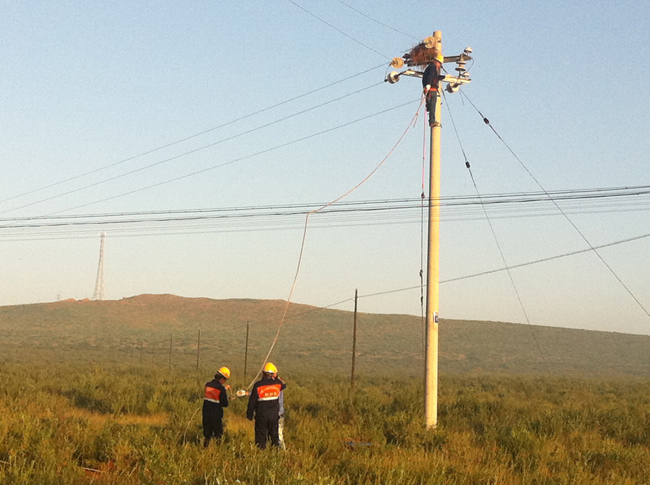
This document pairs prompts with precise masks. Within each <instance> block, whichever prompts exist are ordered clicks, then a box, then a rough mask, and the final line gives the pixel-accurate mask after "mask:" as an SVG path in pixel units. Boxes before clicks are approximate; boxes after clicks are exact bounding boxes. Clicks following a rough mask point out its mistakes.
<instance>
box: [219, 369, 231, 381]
mask: <svg viewBox="0 0 650 485" xmlns="http://www.w3.org/2000/svg"><path fill="white" fill-rule="evenodd" d="M218 373H219V374H221V375H222V376H224V377H225V378H226V379H230V369H228V367H222V368H221V369H219V371H218Z"/></svg>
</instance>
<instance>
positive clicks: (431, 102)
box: [422, 53, 445, 126]
mask: <svg viewBox="0 0 650 485" xmlns="http://www.w3.org/2000/svg"><path fill="white" fill-rule="evenodd" d="M444 59H445V58H444V57H443V56H442V54H440V53H438V54H436V57H435V60H434V61H433V62H432V63H431V64H429V65H428V66H427V68H426V69H425V70H424V74H422V89H423V91H424V96H425V97H426V99H427V111H428V112H429V126H433V125H434V124H435V123H436V103H437V101H438V96H440V94H439V91H440V89H439V88H440V80H441V79H444V77H445V76H444V75H440V68H441V67H442V63H443V62H444Z"/></svg>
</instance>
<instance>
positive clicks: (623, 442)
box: [0, 296, 650, 484]
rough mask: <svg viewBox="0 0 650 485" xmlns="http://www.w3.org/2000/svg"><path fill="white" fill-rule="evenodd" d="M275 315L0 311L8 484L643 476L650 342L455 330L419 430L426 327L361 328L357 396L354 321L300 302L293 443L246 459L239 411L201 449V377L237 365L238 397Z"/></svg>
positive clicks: (286, 362) (179, 306)
mask: <svg viewBox="0 0 650 485" xmlns="http://www.w3.org/2000/svg"><path fill="white" fill-rule="evenodd" d="M282 305H283V304H282V302H259V301H255V300H228V301H221V302H220V301H215V300H204V299H198V300H190V299H182V298H178V297H172V296H143V297H137V298H133V299H127V300H123V301H120V302H60V303H54V304H49V305H26V306H20V307H3V308H0V331H2V332H3V338H2V339H1V340H0V347H2V348H1V349H0V383H2V385H1V386H0V416H1V419H0V483H7V484H34V483H39V484H41V483H44V484H47V483H57V484H58V483H66V484H68V483H70V484H76V483H80V484H81V483H125V484H130V483H133V484H136V483H145V484H167V483H189V484H205V483H215V484H216V483H219V484H234V483H247V484H265V483H268V484H285V483H287V484H294V483H295V484H298V483H305V484H319V483H320V484H334V483H336V484H339V483H341V484H357V483H370V484H426V483H431V484H443V483H444V484H530V483H536V484H594V483H607V484H636V483H650V479H649V478H648V477H650V363H649V362H648V359H647V356H648V351H649V350H650V339H649V338H648V337H642V336H631V335H621V334H614V333H611V334H608V333H602V332H586V331H575V330H566V329H555V328H549V327H535V328H529V327H527V326H524V325H512V324H505V323H486V322H453V321H443V322H442V324H441V354H442V355H441V369H442V373H441V374H442V375H441V380H440V393H439V427H438V429H436V430H434V431H426V430H425V426H424V418H423V415H424V410H423V385H422V381H423V379H422V346H421V335H422V332H421V331H422V329H421V327H420V324H421V321H420V319H418V318H417V317H410V316H404V315H402V316H399V315H397V316H395V315H388V316H386V315H384V316H379V315H369V314H362V315H361V316H360V318H359V327H360V331H359V347H358V349H359V355H358V357H357V359H358V360H357V368H358V369H360V375H359V377H358V379H357V384H356V386H355V388H354V389H351V388H350V383H349V368H350V367H349V366H350V351H349V343H350V338H351V314H350V313H349V312H342V311H335V310H323V309H315V308H313V307H304V306H302V305H296V306H292V310H291V313H290V318H289V319H288V320H287V323H286V325H285V328H283V330H282V334H281V337H280V340H279V343H278V346H277V347H276V349H275V351H274V355H273V357H272V360H273V362H275V363H276V364H278V366H279V368H280V371H281V375H282V376H283V377H284V378H285V379H286V380H287V382H288V385H289V387H288V389H287V391H286V406H287V420H286V431H285V436H286V441H287V450H286V451H278V450H266V451H259V450H257V449H256V448H255V447H254V445H253V425H252V423H250V422H249V421H247V420H246V419H245V405H246V401H245V400H234V401H233V402H232V405H231V407H229V408H228V409H227V410H226V435H225V439H224V441H223V443H221V444H220V445H219V446H216V445H214V444H213V445H211V447H210V448H208V449H207V450H206V449H204V448H203V447H202V443H201V441H202V440H201V438H202V435H201V417H200V406H201V399H202V388H203V384H204V383H205V382H206V381H208V380H209V379H210V378H211V377H212V375H213V374H214V371H215V369H216V368H218V366H221V365H228V366H229V367H231V369H232V371H233V377H232V379H231V382H230V384H231V385H232V387H233V389H239V388H246V387H247V386H248V385H249V384H250V382H251V380H252V379H253V374H254V373H255V372H256V370H257V368H258V367H259V365H261V359H263V356H264V354H265V353H266V351H267V350H268V345H269V344H270V341H271V339H272V337H273V335H275V330H276V328H277V319H276V317H277V316H278V314H279V312H281V309H282ZM246 323H249V324H250V328H251V339H250V340H251V345H250V349H249V362H248V375H247V376H244V372H243V365H244V359H243V354H244V339H245V328H246ZM199 329H200V330H201V349H200V354H199V356H200V361H199V365H198V366H197V350H198V349H197V346H198V345H197V344H198V339H197V337H198V335H197V333H198V330H199ZM531 332H535V338H533V337H532V336H531ZM535 340H536V341H537V343H535ZM170 343H171V345H170Z"/></svg>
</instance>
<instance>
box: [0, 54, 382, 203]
mask: <svg viewBox="0 0 650 485" xmlns="http://www.w3.org/2000/svg"><path fill="white" fill-rule="evenodd" d="M380 67H384V63H382V64H380V65H378V66H375V67H372V68H370V69H366V70H365V71H361V72H358V73H356V74H353V75H352V76H348V77H346V78H343V79H339V80H338V81H334V82H332V83H330V84H326V85H325V86H321V87H320V88H316V89H313V90H311V91H309V92H307V93H303V94H300V95H298V96H295V97H293V98H289V99H287V100H284V101H281V102H279V103H276V104H274V105H271V106H268V107H266V108H263V109H261V110H259V111H255V112H253V113H249V114H247V115H244V116H240V117H239V118H235V119H233V120H230V121H227V122H225V123H222V124H220V125H218V126H215V127H213V128H209V129H207V130H203V131H201V132H199V133H195V134H193V135H190V136H187V137H185V138H181V139H179V140H176V141H173V142H171V143H167V144H165V145H162V146H159V147H156V148H152V149H150V150H147V151H144V152H141V153H139V154H137V155H133V156H130V157H128V158H124V159H122V160H118V161H117V162H113V163H111V164H109V165H105V166H103V167H99V168H97V169H94V170H91V171H89V172H85V173H82V174H79V175H75V176H73V177H70V178H67V179H65V180H60V181H58V182H54V183H51V184H49V185H46V186H43V187H40V188H38V189H34V190H30V191H28V192H24V193H21V194H17V195H14V196H11V197H8V198H5V199H0V203H3V202H7V201H10V200H13V199H17V198H20V197H24V196H26V195H31V194H33V193H36V192H40V191H42V190H45V189H49V188H52V187H56V186H58V185H61V184H64V183H67V182H71V181H73V180H77V179H79V178H82V177H86V176H88V175H92V174H94V173H97V172H101V171H103V170H107V169H109V168H112V167H115V166H117V165H121V164H123V163H126V162H129V161H131V160H135V159H137V158H140V157H143V156H145V155H150V154H152V153H155V152H157V151H160V150H163V149H165V148H169V147H172V146H174V145H178V144H180V143H183V142H186V141H188V140H192V139H193V138H197V137H199V136H202V135H205V134H207V133H210V132H213V131H215V130H218V129H221V128H225V127H226V126H229V125H232V124H234V123H238V122H239V121H243V120H245V119H248V118H251V117H253V116H257V115H259V114H261V113H264V112H266V111H270V110H272V109H275V108H278V107H280V106H283V105H285V104H288V103H291V102H293V101H296V100H297V99H301V98H304V97H307V96H310V95H312V94H314V93H317V92H319V91H323V90H325V89H328V88H331V87H332V86H336V85H337V84H341V83H343V82H345V81H349V80H350V79H354V78H355V77H359V76H361V75H363V74H367V73H369V72H372V71H374V70H377V69H379V68H380Z"/></svg>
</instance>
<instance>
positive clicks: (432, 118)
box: [427, 89, 438, 126]
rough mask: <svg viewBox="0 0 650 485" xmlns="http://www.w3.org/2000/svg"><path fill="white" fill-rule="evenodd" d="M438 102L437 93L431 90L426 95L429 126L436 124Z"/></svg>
mask: <svg viewBox="0 0 650 485" xmlns="http://www.w3.org/2000/svg"><path fill="white" fill-rule="evenodd" d="M437 102H438V91H434V90H433V89H431V90H429V92H428V93H427V111H428V112H429V126H433V125H434V124H435V122H436V103H437Z"/></svg>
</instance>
